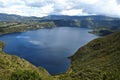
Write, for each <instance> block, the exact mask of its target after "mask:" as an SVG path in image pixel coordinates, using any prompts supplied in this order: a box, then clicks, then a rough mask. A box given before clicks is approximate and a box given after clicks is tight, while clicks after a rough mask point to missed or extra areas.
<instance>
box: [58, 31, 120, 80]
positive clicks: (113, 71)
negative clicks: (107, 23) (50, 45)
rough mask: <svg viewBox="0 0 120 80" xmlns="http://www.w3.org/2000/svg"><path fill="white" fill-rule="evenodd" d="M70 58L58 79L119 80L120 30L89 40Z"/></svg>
mask: <svg viewBox="0 0 120 80" xmlns="http://www.w3.org/2000/svg"><path fill="white" fill-rule="evenodd" d="M71 60H72V65H71V67H70V69H69V71H68V72H67V73H66V74H61V75H60V76H57V77H58V78H60V80H120V32H116V33H114V34H111V35H108V36H106V37H102V38H98V39H95V40H93V41H91V42H90V43H88V44H87V45H85V46H83V47H81V48H80V49H79V50H78V51H77V52H76V53H75V55H73V56H72V57H71Z"/></svg>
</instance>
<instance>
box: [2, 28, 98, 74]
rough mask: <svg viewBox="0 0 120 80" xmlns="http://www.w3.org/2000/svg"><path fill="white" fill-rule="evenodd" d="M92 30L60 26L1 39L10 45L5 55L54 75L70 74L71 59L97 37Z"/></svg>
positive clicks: (10, 35)
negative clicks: (20, 59)
mask: <svg viewBox="0 0 120 80" xmlns="http://www.w3.org/2000/svg"><path fill="white" fill-rule="evenodd" d="M88 31H89V29H84V28H73V27H59V28H53V29H40V30H35V31H27V32H23V33H15V34H8V35H4V36H1V37H0V40H3V41H4V42H6V44H7V46H6V47H5V48H4V51H5V52H8V53H9V54H15V55H18V56H20V57H22V58H24V59H26V60H28V61H29V62H31V63H32V64H34V65H36V66H42V67H44V68H46V69H47V70H48V71H49V73H51V74H53V75H54V74H59V73H61V72H66V71H67V69H68V67H69V66H70V60H69V59H67V57H69V56H71V55H73V54H74V52H75V51H76V50H77V49H78V48H79V47H80V46H83V45H85V44H86V43H87V42H89V41H90V40H92V39H94V38H96V37H97V36H95V35H93V34H89V33H88Z"/></svg>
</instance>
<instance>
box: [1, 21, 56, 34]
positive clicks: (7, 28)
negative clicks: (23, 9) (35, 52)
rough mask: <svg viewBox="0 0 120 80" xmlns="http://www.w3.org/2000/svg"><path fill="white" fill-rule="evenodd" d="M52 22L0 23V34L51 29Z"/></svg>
mask: <svg viewBox="0 0 120 80" xmlns="http://www.w3.org/2000/svg"><path fill="white" fill-rule="evenodd" d="M55 26H56V25H55V24H54V23H53V22H0V34H7V33H14V32H24V31H27V30H35V29H41V28H53V27H55Z"/></svg>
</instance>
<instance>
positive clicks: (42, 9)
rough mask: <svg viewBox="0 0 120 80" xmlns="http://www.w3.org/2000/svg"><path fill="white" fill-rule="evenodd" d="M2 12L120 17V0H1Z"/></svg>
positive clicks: (35, 14) (25, 14) (0, 7)
mask: <svg viewBox="0 0 120 80" xmlns="http://www.w3.org/2000/svg"><path fill="white" fill-rule="evenodd" d="M0 13H9V14H18V15H24V16H39V17H41V16H46V15H51V14H59V15H60V14H62V15H88V14H103V15H109V16H119V17H120V0H0Z"/></svg>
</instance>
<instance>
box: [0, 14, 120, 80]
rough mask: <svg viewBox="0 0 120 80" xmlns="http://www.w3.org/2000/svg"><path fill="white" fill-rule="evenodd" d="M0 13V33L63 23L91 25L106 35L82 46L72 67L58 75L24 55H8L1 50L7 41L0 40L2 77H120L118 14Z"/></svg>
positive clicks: (25, 79) (65, 79) (95, 31)
mask: <svg viewBox="0 0 120 80" xmlns="http://www.w3.org/2000/svg"><path fill="white" fill-rule="evenodd" d="M0 15H2V16H0V17H1V18H0V19H1V22H0V34H1V35H3V34H8V33H15V32H24V31H27V30H35V29H41V28H53V27H63V26H70V27H84V28H91V29H93V32H91V33H93V34H98V35H99V34H100V35H101V34H104V33H105V34H104V35H106V36H103V35H102V36H101V37H100V38H98V39H95V40H93V41H91V42H89V43H88V44H86V45H85V46H83V47H81V48H79V50H78V51H77V52H76V53H75V54H74V55H73V56H71V57H69V58H70V59H71V60H72V62H71V66H70V68H69V70H68V71H67V72H66V73H62V74H60V75H55V76H51V75H50V74H49V73H48V72H47V71H46V70H45V69H43V68H41V67H35V66H34V65H32V64H31V63H29V62H28V61H26V60H24V59H22V58H19V57H17V56H15V55H8V54H7V53H5V52H4V51H3V50H2V49H3V48H4V46H5V43H3V42H0V72H1V73H0V80H120V75H119V74H120V63H119V62H120V45H119V44H120V31H119V30H120V23H119V22H120V19H119V18H113V17H106V16H101V15H98V16H96V15H95V16H85V17H77V18H76V16H74V17H72V16H71V17H69V16H55V17H54V16H51V17H43V18H36V17H22V18H21V17H17V16H16V18H13V15H12V17H11V15H7V14H0ZM5 16H7V19H6V18H5ZM2 17H4V18H2ZM15 19H16V20H15ZM108 33H109V35H108Z"/></svg>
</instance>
